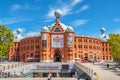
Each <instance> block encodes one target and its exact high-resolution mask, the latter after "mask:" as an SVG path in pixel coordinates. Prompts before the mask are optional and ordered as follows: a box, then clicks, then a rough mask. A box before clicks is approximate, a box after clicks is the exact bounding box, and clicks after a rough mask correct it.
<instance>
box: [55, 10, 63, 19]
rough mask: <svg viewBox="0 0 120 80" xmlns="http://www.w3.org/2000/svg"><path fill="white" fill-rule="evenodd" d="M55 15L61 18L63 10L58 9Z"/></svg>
mask: <svg viewBox="0 0 120 80" xmlns="http://www.w3.org/2000/svg"><path fill="white" fill-rule="evenodd" d="M54 15H55V17H56V18H59V17H60V16H61V15H62V12H61V10H59V9H57V10H56V11H55V13H54Z"/></svg>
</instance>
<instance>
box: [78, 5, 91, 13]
mask: <svg viewBox="0 0 120 80" xmlns="http://www.w3.org/2000/svg"><path fill="white" fill-rule="evenodd" d="M88 8H89V5H84V6H82V7H81V8H80V9H78V10H77V11H76V13H79V12H82V11H85V10H87V9H88Z"/></svg>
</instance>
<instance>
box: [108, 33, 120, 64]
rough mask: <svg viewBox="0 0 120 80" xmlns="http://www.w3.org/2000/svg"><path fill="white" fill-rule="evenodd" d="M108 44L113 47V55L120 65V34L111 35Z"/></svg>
mask: <svg viewBox="0 0 120 80" xmlns="http://www.w3.org/2000/svg"><path fill="white" fill-rule="evenodd" d="M108 43H109V44H110V47H111V55H112V56H113V58H114V60H115V61H117V63H118V65H120V34H110V35H109V39H108Z"/></svg>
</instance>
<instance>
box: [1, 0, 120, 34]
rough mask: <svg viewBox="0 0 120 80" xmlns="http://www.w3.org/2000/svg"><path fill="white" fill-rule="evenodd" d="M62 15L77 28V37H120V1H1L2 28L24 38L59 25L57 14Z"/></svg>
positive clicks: (63, 21) (65, 22)
mask: <svg viewBox="0 0 120 80" xmlns="http://www.w3.org/2000/svg"><path fill="white" fill-rule="evenodd" d="M57 9H59V10H61V12H62V16H61V17H60V21H61V22H62V23H64V24H65V25H70V26H72V27H73V28H74V31H75V34H77V35H86V36H99V35H100V29H101V28H102V27H104V28H105V29H106V34H109V33H120V0H0V25H6V26H7V27H8V28H9V29H11V30H12V31H13V32H14V33H15V31H16V30H17V29H18V28H19V29H21V30H22V35H23V36H30V35H38V34H40V32H41V30H42V28H43V26H45V25H46V26H51V24H53V23H55V16H54V12H55V11H56V10H57Z"/></svg>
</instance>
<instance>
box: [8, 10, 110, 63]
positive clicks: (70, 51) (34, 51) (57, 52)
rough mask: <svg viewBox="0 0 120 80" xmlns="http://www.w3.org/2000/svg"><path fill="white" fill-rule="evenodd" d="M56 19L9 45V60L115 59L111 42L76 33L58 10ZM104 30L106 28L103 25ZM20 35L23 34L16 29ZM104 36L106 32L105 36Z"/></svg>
mask: <svg viewBox="0 0 120 80" xmlns="http://www.w3.org/2000/svg"><path fill="white" fill-rule="evenodd" d="M55 16H56V22H55V23H54V24H53V25H52V26H51V27H47V26H44V27H43V28H42V31H41V33H40V35H39V36H34V37H26V38H21V39H20V40H19V41H15V42H14V44H13V45H12V46H11V47H10V51H9V60H17V61H28V60H32V59H33V60H40V61H41V62H60V61H75V59H81V60H96V61H100V60H112V57H111V55H110V46H109V44H108V43H107V42H106V41H105V40H102V39H100V38H93V37H87V36H79V35H75V34H74V29H73V28H72V27H71V26H66V25H65V24H63V23H61V22H60V20H59V18H60V14H59V12H56V13H55ZM102 31H103V33H104V30H103V29H102ZM17 32H18V35H17V36H16V37H15V39H18V38H19V37H20V36H21V34H20V30H18V31H17ZM104 37H105V36H104Z"/></svg>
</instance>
